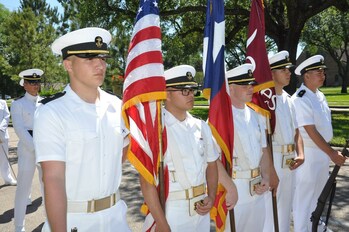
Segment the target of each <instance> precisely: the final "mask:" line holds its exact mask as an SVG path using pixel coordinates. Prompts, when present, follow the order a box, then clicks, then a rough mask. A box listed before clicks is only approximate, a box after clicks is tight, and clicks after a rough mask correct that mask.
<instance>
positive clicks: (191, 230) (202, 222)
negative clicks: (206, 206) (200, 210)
mask: <svg viewBox="0 0 349 232" xmlns="http://www.w3.org/2000/svg"><path fill="white" fill-rule="evenodd" d="M166 219H167V222H168V224H169V225H170V228H171V231H172V232H209V231H210V214H209V213H207V214H206V215H204V216H201V215H199V214H196V215H194V216H190V215H189V201H188V200H171V201H169V200H168V201H166Z"/></svg>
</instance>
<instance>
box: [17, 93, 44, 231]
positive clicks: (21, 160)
mask: <svg viewBox="0 0 349 232" xmlns="http://www.w3.org/2000/svg"><path fill="white" fill-rule="evenodd" d="M41 99H42V98H41V97H40V96H39V95H37V96H32V95H30V94H29V93H27V92H26V93H25V95H24V96H23V97H21V98H19V99H18V100H15V101H14V102H13V103H12V104H11V117H12V123H13V128H14V129H15V132H16V134H17V136H18V138H19V141H18V147H17V155H18V175H17V189H16V197H15V210H14V211H15V212H14V223H15V230H16V231H24V225H25V220H24V217H25V213H26V208H27V203H28V198H29V199H30V193H31V186H32V182H33V176H34V172H35V167H36V165H35V150H34V143H33V137H32V136H31V135H30V133H29V132H28V130H33V121H34V113H35V110H36V109H37V107H38V106H39V105H40V103H39V101H40V100H41ZM38 171H39V180H40V181H41V178H40V177H41V169H40V168H39V167H38Z"/></svg>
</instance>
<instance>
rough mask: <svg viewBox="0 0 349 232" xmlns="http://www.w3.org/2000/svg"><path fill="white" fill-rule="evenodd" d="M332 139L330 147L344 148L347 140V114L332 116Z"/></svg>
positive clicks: (348, 129)
mask: <svg viewBox="0 0 349 232" xmlns="http://www.w3.org/2000/svg"><path fill="white" fill-rule="evenodd" d="M332 126H333V139H332V140H331V145H332V146H344V144H345V141H346V139H349V112H343V113H333V114H332Z"/></svg>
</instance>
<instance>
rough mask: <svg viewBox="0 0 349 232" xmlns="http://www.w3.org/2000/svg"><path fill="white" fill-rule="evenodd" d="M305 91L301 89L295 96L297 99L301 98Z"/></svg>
mask: <svg viewBox="0 0 349 232" xmlns="http://www.w3.org/2000/svg"><path fill="white" fill-rule="evenodd" d="M305 92H306V91H305V89H302V90H301V91H299V93H298V94H297V97H303V95H304V94H305Z"/></svg>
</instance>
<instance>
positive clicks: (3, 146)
mask: <svg viewBox="0 0 349 232" xmlns="http://www.w3.org/2000/svg"><path fill="white" fill-rule="evenodd" d="M7 151H8V141H7V140H6V141H3V142H2V143H0V173H1V176H2V178H3V179H4V181H5V183H11V182H14V181H15V178H14V177H13V176H12V173H11V167H10V164H9V163H8V160H7V158H6V156H7V154H6V153H5V152H7Z"/></svg>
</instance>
